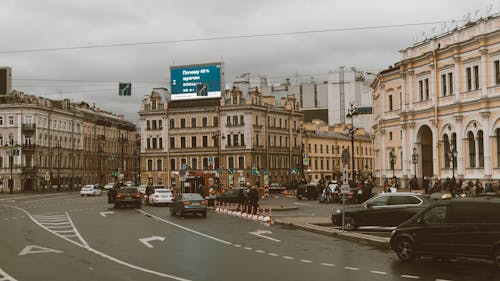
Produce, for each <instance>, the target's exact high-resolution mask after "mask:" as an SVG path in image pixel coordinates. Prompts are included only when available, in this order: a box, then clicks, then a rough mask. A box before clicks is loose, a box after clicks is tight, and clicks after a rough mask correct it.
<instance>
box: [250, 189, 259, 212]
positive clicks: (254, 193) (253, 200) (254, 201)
mask: <svg viewBox="0 0 500 281" xmlns="http://www.w3.org/2000/svg"><path fill="white" fill-rule="evenodd" d="M248 200H249V202H250V210H251V213H252V214H256V213H257V208H258V205H259V204H258V202H259V191H258V190H257V188H256V187H255V186H252V188H251V189H250V192H249V193H248Z"/></svg>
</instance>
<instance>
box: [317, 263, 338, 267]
mask: <svg viewBox="0 0 500 281" xmlns="http://www.w3.org/2000/svg"><path fill="white" fill-rule="evenodd" d="M320 264H321V265H324V266H329V267H334V266H335V265H333V264H331V263H325V262H322V263H320Z"/></svg>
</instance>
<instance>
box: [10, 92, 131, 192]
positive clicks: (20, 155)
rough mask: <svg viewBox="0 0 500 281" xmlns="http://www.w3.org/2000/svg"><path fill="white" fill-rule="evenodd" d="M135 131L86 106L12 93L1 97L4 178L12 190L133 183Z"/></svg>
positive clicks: (124, 122)
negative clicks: (118, 177) (118, 181)
mask: <svg viewBox="0 0 500 281" xmlns="http://www.w3.org/2000/svg"><path fill="white" fill-rule="evenodd" d="M136 137H137V135H136V128H135V125H133V124H132V123H130V122H127V121H125V120H124V119H123V117H121V116H116V115H113V114H111V113H109V112H105V111H102V110H100V109H99V108H96V107H91V106H89V105H88V104H86V103H85V102H81V103H71V102H70V101H69V100H67V99H65V100H50V99H46V98H42V97H36V96H32V95H27V94H24V93H22V92H19V93H18V92H16V91H12V92H10V93H9V94H6V95H0V147H1V151H2V152H1V153H0V168H1V169H0V177H1V182H2V184H3V188H4V189H6V188H7V183H8V180H9V179H11V178H12V179H14V190H26V191H30V190H44V189H50V188H62V189H73V188H78V187H79V186H81V185H84V184H89V183H101V184H104V183H106V182H109V181H113V179H114V172H120V174H121V175H123V176H124V178H125V179H131V180H135V179H136V177H137V174H136V171H137V170H138V169H137V168H136V167H137V164H138V161H137V160H138V159H137V156H138V154H137V152H136V149H135V148H136V147H135V140H136Z"/></svg>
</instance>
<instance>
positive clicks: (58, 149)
mask: <svg viewBox="0 0 500 281" xmlns="http://www.w3.org/2000/svg"><path fill="white" fill-rule="evenodd" d="M56 148H57V191H60V190H61V142H60V141H59V140H58V141H56Z"/></svg>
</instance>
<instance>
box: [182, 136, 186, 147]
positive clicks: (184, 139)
mask: <svg viewBox="0 0 500 281" xmlns="http://www.w3.org/2000/svg"><path fill="white" fill-rule="evenodd" d="M181 148H186V137H181Z"/></svg>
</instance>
